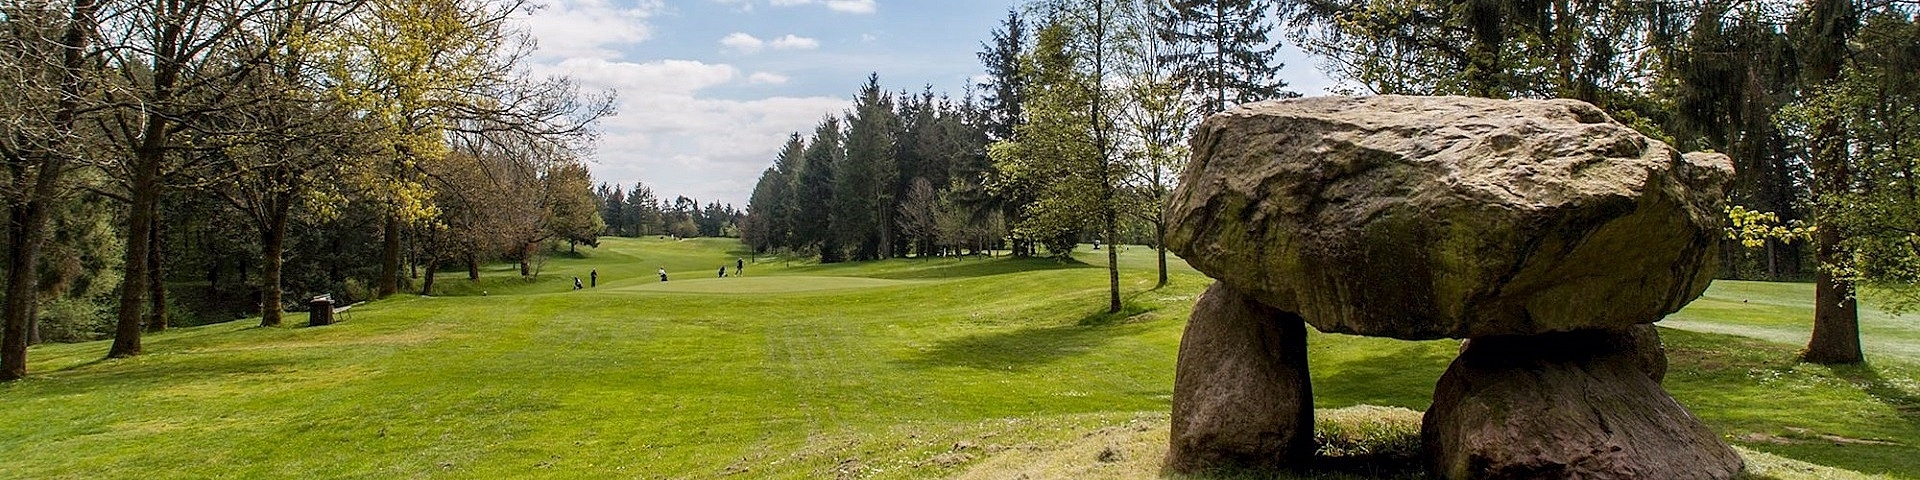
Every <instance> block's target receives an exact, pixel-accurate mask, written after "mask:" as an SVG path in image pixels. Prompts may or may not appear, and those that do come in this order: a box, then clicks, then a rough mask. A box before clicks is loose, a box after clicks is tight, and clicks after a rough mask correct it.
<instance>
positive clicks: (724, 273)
mask: <svg viewBox="0 0 1920 480" xmlns="http://www.w3.org/2000/svg"><path fill="white" fill-rule="evenodd" d="M720 278H727V266H726V265H721V266H720Z"/></svg>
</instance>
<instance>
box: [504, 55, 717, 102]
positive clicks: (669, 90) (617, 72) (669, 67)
mask: <svg viewBox="0 0 1920 480" xmlns="http://www.w3.org/2000/svg"><path fill="white" fill-rule="evenodd" d="M534 71H535V73H545V74H565V75H568V76H571V77H573V78H574V79H575V80H578V81H580V84H581V85H582V86H585V87H587V88H589V89H603V88H605V89H613V90H617V91H619V92H620V95H621V96H622V97H623V98H624V97H627V96H630V95H633V94H635V93H644V94H650V95H692V94H693V93H695V92H698V91H700V90H704V89H706V88H708V87H712V86H716V85H721V84H725V83H728V82H732V81H734V80H735V79H738V78H739V77H740V70H739V69H736V68H734V67H733V66H732V65H724V64H709V63H704V62H698V61H693V60H659V61H653V62H647V63H632V62H619V61H610V60H605V59H599V58H570V59H567V60H566V61H563V62H560V63H559V64H556V65H553V66H550V67H535V68H534Z"/></svg>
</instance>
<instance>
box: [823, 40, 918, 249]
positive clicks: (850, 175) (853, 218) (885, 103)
mask: <svg viewBox="0 0 1920 480" xmlns="http://www.w3.org/2000/svg"><path fill="white" fill-rule="evenodd" d="M893 107H894V106H893V97H892V96H890V95H887V94H886V92H883V91H881V90H880V76H879V75H878V74H875V75H869V76H868V77H867V84H866V85H864V86H861V87H860V93H859V94H858V95H856V96H855V97H854V103H853V112H852V113H851V114H849V115H848V117H847V132H846V140H845V142H846V143H845V144H844V148H845V149H846V153H845V154H844V155H841V156H840V157H839V163H838V164H837V165H835V166H834V168H833V173H834V175H833V201H832V202H831V204H830V205H831V206H832V209H833V211H832V216H833V223H832V224H833V230H834V231H833V233H832V235H833V236H834V237H835V238H837V239H838V243H839V244H841V245H845V246H846V247H847V248H849V249H850V250H851V251H852V259H853V260H875V259H879V258H883V257H884V256H886V255H887V253H888V252H890V251H891V249H892V245H891V243H892V242H891V237H890V236H889V235H888V232H890V231H891V230H892V229H893V228H894V226H893V221H892V219H893V212H894V211H895V210H896V209H898V208H899V207H898V206H897V204H896V203H895V201H894V200H895V195H894V192H895V191H896V189H895V187H894V182H896V181H897V177H898V176H899V175H900V165H899V162H898V159H897V158H895V154H896V145H895V143H894V142H895V132H896V130H898V129H899V128H900V120H901V119H900V117H899V116H898V115H897V114H896V113H895V112H894V108H893Z"/></svg>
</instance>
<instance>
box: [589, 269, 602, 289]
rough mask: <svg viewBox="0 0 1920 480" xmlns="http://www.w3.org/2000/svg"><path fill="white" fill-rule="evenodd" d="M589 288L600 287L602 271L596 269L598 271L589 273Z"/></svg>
mask: <svg viewBox="0 0 1920 480" xmlns="http://www.w3.org/2000/svg"><path fill="white" fill-rule="evenodd" d="M587 286H589V287H598V286H600V269H598V268H596V269H593V270H589V271H587Z"/></svg>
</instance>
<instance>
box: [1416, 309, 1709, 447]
mask: <svg viewBox="0 0 1920 480" xmlns="http://www.w3.org/2000/svg"><path fill="white" fill-rule="evenodd" d="M1634 337H1635V334H1634V333H1629V332H1626V331H1582V332H1571V333H1556V334H1547V335H1529V336H1499V337H1484V338H1476V339H1473V341H1471V342H1468V344H1467V348H1466V351H1465V352H1463V353H1462V354H1461V355H1460V358H1459V359H1456V360H1454V362H1453V365H1452V366H1450V367H1448V368H1447V373H1446V374H1445V375H1442V376H1441V377H1440V384H1439V386H1438V387H1436V388H1435V390H1434V393H1433V408H1432V409H1430V410H1427V414H1426V418H1425V420H1424V423H1423V425H1422V428H1421V440H1422V442H1423V443H1425V444H1426V450H1427V454H1428V456H1429V461H1430V462H1432V468H1433V471H1434V472H1435V473H1437V474H1439V475H1441V476H1442V477H1445V478H1448V479H1469V478H1472V479H1535V478H1565V479H1638V478H1659V479H1674V480H1686V479H1726V478H1732V477H1733V476H1734V474H1736V473H1738V472H1739V471H1740V468H1741V460H1740V456H1739V455H1738V454H1736V453H1735V452H1734V451H1733V449H1732V448H1729V447H1727V445H1726V444H1725V443H1722V442H1721V441H1720V439H1719V437H1718V436H1717V435H1715V434H1714V432H1713V430H1711V429H1709V428H1707V426H1706V425H1704V424H1702V423H1700V420H1699V419H1696V418H1694V416H1693V414H1691V413H1688V412H1687V409H1686V408H1683V407H1681V406H1680V404H1679V403H1678V402H1675V401H1674V399H1673V397H1672V396H1669V395H1667V392H1666V391H1665V390H1661V389H1660V385H1659V384H1658V383H1657V382H1655V381H1654V379H1653V378H1652V377H1650V376H1649V375H1648V374H1647V364H1646V360H1645V358H1644V356H1643V355H1642V354H1643V353H1644V350H1642V349H1641V348H1642V347H1643V346H1644V345H1646V344H1645V343H1644V342H1643V341H1640V339H1636V338H1634Z"/></svg>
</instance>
